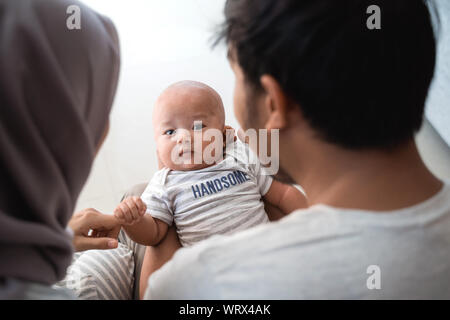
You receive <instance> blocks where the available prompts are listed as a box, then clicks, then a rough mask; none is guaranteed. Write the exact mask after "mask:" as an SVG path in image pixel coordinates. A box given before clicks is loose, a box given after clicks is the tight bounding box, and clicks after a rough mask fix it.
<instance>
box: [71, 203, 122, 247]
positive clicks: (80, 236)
mask: <svg viewBox="0 0 450 320" xmlns="http://www.w3.org/2000/svg"><path fill="white" fill-rule="evenodd" d="M69 227H70V228H71V229H72V231H73V233H74V235H73V246H74V247H75V251H84V250H89V249H114V248H117V246H118V242H117V237H118V236H119V232H120V222H119V221H117V219H116V218H115V217H114V216H112V215H107V214H102V213H100V212H98V211H97V210H95V209H92V208H90V209H84V210H82V211H80V212H78V213H75V214H74V215H73V216H72V218H71V219H70V221H69ZM91 230H92V231H91Z"/></svg>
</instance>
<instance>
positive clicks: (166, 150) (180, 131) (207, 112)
mask: <svg viewBox="0 0 450 320" xmlns="http://www.w3.org/2000/svg"><path fill="white" fill-rule="evenodd" d="M224 127H225V111H224V108H223V104H222V99H221V98H220V96H219V94H218V93H217V92H216V91H214V89H212V88H211V87H209V86H207V85H206V84H203V83H200V82H195V81H181V82H177V83H175V84H172V85H171V86H169V87H168V88H167V89H165V90H164V91H163V92H162V93H161V95H160V96H159V97H158V99H157V101H156V103H155V107H154V110H153V128H154V135H155V139H156V144H157V152H158V158H159V160H160V162H161V163H162V165H163V166H164V167H167V168H170V169H173V170H196V169H201V168H204V167H206V166H208V164H207V163H206V162H205V161H208V160H209V159H203V158H202V159H201V160H202V161H201V163H195V161H194V160H195V159H198V157H196V153H197V156H198V153H200V152H201V155H202V156H203V155H204V152H203V151H204V150H205V149H206V148H207V147H208V146H209V145H210V144H211V143H217V142H218V141H215V140H214V139H213V141H212V142H210V141H208V139H204V138H202V136H203V135H205V131H206V130H209V131H210V132H211V131H213V132H214V130H216V131H218V132H220V133H222V132H223V131H224ZM203 140H205V141H203ZM195 141H201V145H199V146H201V150H196V148H195V145H194V142H195ZM220 143H222V142H221V141H220ZM212 153H213V156H219V155H215V154H214V152H212ZM220 156H221V155H220Z"/></svg>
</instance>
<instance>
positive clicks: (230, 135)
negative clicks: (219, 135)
mask: <svg viewBox="0 0 450 320" xmlns="http://www.w3.org/2000/svg"><path fill="white" fill-rule="evenodd" d="M234 141H236V135H235V131H234V129H233V127H231V126H227V125H226V126H225V127H224V128H223V146H224V147H225V146H226V145H227V144H229V143H232V142H234Z"/></svg>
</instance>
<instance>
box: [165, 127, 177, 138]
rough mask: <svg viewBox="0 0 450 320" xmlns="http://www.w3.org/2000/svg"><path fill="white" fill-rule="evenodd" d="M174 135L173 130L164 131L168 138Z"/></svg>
mask: <svg viewBox="0 0 450 320" xmlns="http://www.w3.org/2000/svg"><path fill="white" fill-rule="evenodd" d="M174 133H175V130H173V129H169V130H166V131H165V132H164V134H165V135H168V136H171V135H173V134H174Z"/></svg>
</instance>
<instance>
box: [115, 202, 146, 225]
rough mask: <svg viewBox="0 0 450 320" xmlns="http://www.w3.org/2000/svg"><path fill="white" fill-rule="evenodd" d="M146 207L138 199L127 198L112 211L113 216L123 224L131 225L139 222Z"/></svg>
mask: <svg viewBox="0 0 450 320" xmlns="http://www.w3.org/2000/svg"><path fill="white" fill-rule="evenodd" d="M146 210H147V206H146V205H145V203H144V202H143V201H142V199H141V198H139V197H129V198H126V199H125V200H123V201H122V202H121V203H120V204H119V205H118V206H117V207H116V209H114V216H115V217H116V218H117V219H118V220H119V221H121V223H123V224H127V225H132V224H135V223H136V222H138V221H139V220H141V218H142V216H143V215H144V214H145V211H146Z"/></svg>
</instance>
